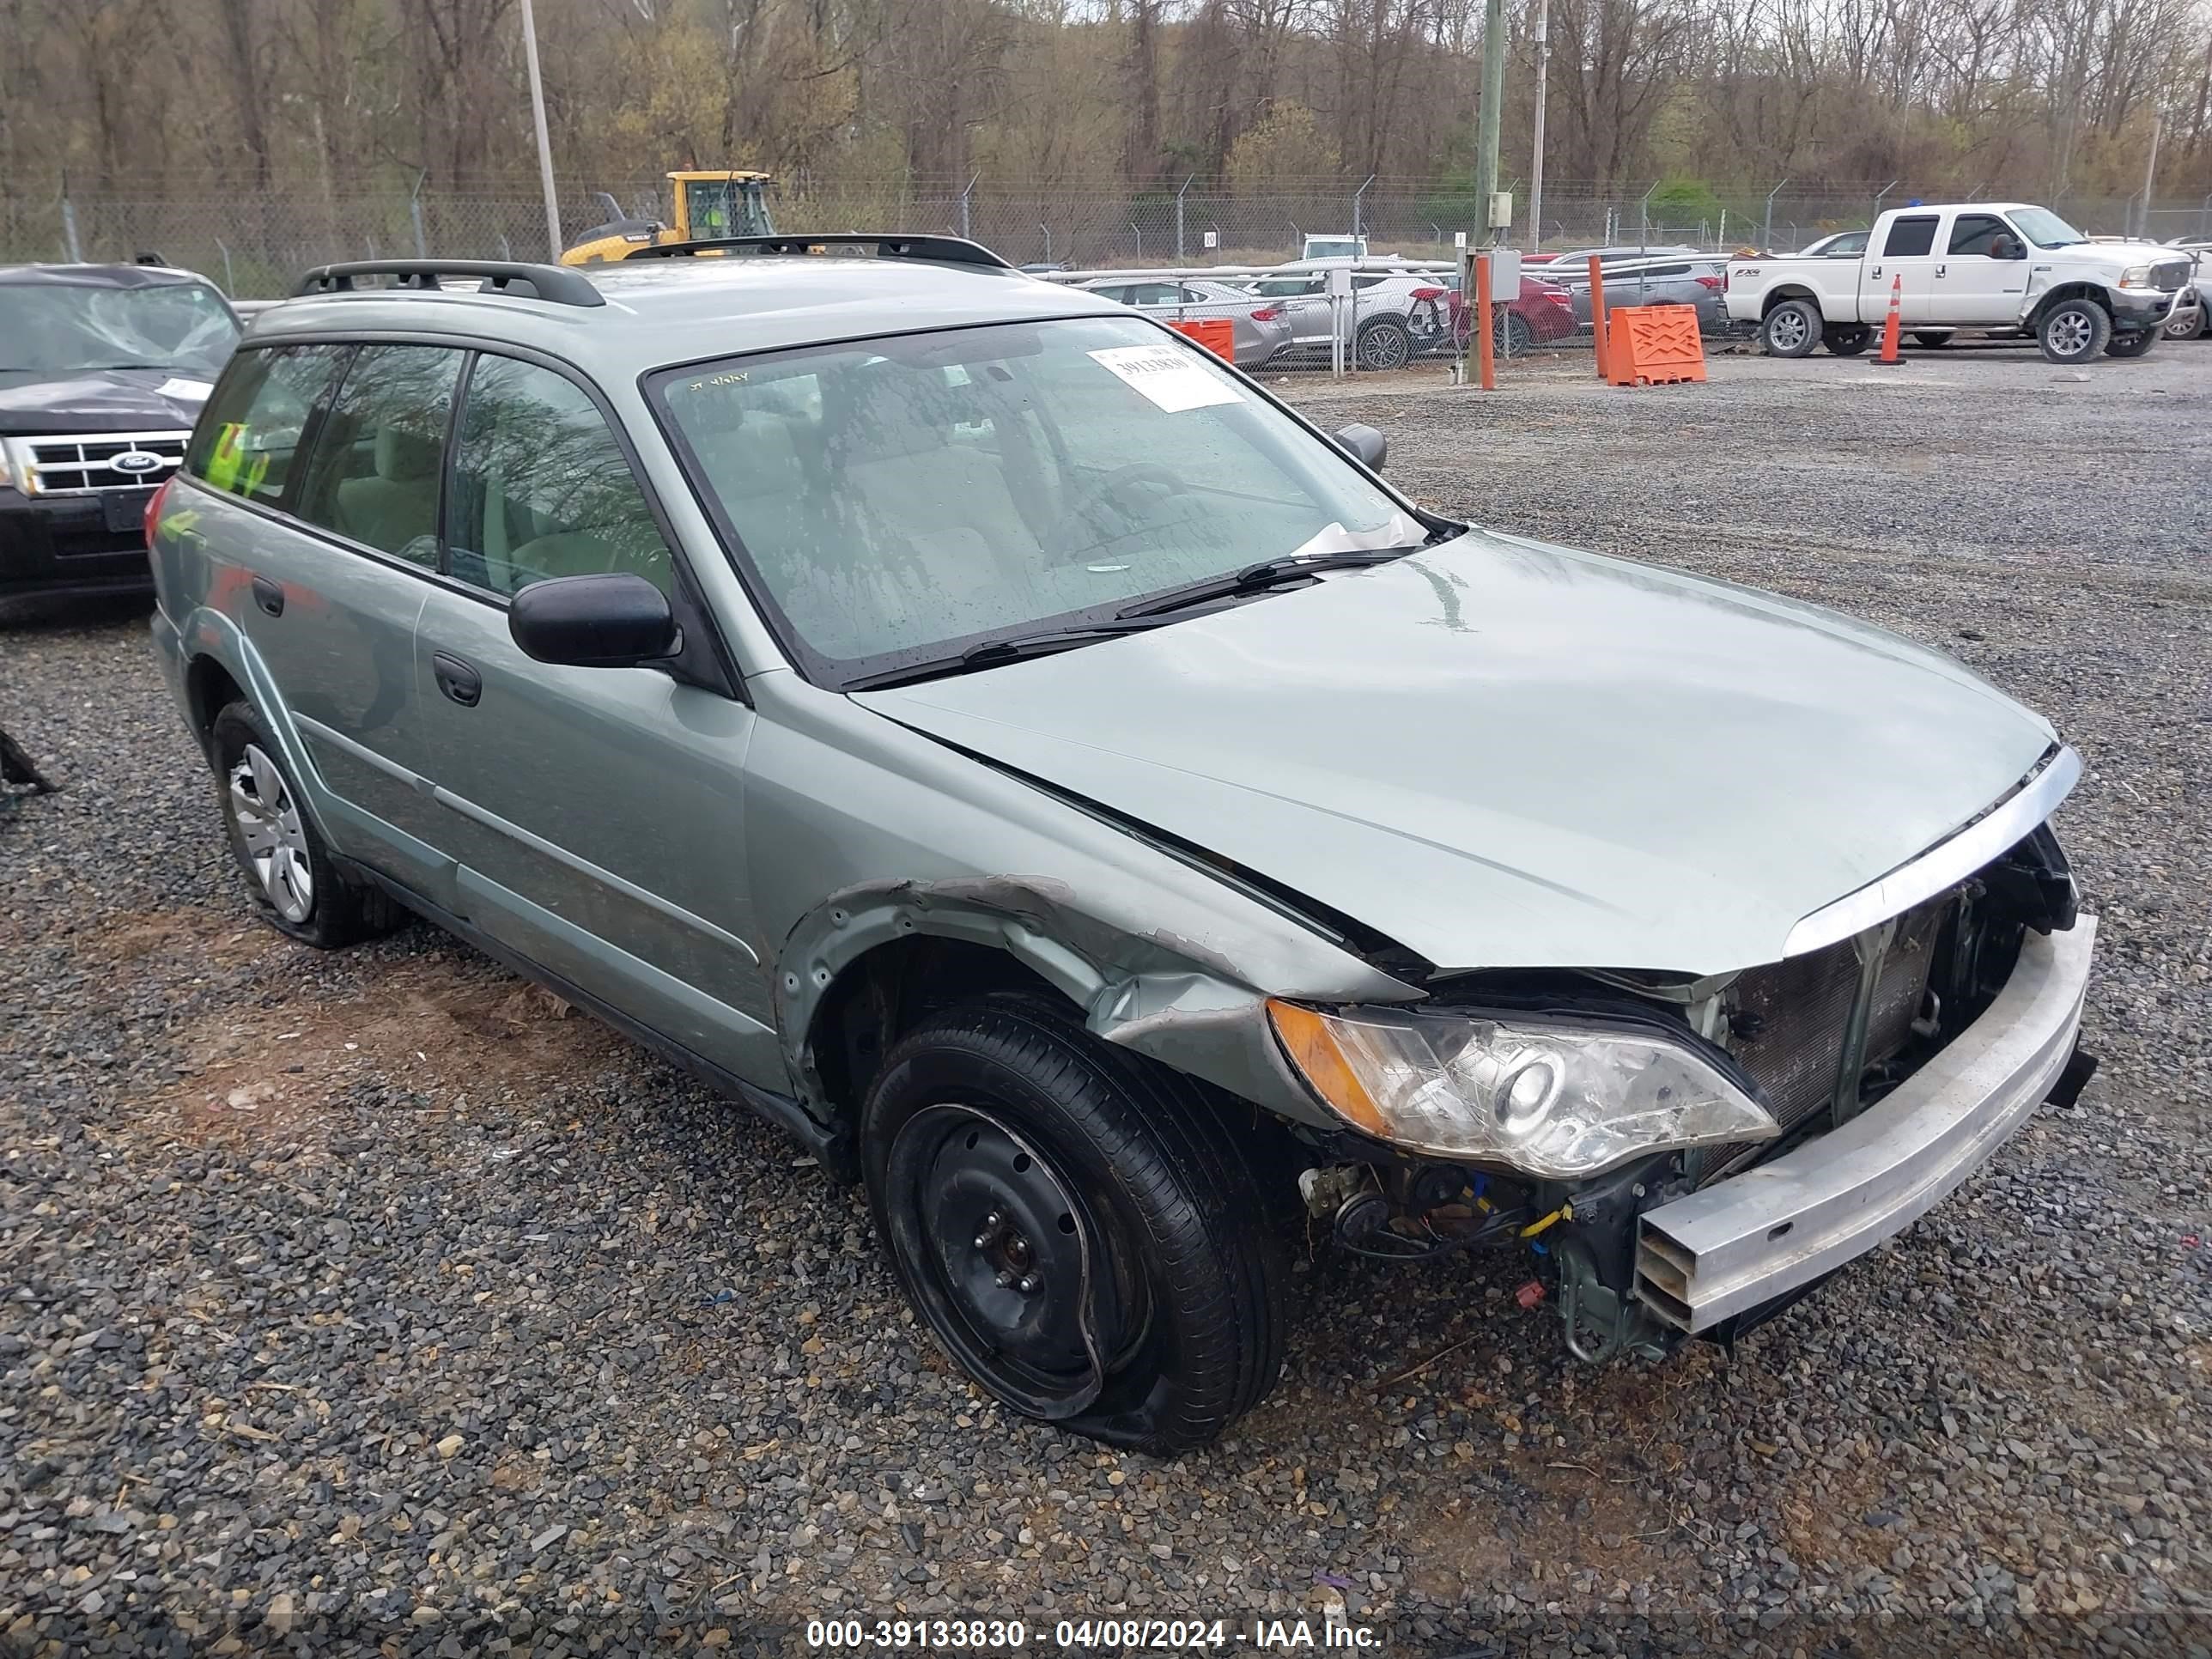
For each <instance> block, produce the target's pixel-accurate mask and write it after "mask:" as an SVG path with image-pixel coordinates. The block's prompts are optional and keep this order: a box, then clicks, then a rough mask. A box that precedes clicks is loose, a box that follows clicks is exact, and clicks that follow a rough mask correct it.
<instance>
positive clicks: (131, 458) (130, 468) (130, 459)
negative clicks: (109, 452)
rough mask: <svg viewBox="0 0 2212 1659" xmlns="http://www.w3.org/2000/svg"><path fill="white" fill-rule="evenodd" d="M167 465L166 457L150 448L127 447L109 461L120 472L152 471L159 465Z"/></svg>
mask: <svg viewBox="0 0 2212 1659" xmlns="http://www.w3.org/2000/svg"><path fill="white" fill-rule="evenodd" d="M108 465H110V466H112V467H113V468H114V469H115V470H116V471H118V472H151V471H153V470H154V469H155V467H157V466H166V465H168V463H167V460H166V459H164V458H162V457H161V456H159V455H156V454H155V453H153V451H151V450H149V449H126V450H125V451H124V452H123V453H121V454H120V455H118V456H116V457H115V458H114V459H112V460H110V461H109V462H108Z"/></svg>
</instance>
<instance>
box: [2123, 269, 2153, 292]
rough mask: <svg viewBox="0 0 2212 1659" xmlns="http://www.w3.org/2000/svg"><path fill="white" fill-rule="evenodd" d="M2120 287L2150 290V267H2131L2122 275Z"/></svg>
mask: <svg viewBox="0 0 2212 1659" xmlns="http://www.w3.org/2000/svg"><path fill="white" fill-rule="evenodd" d="M2120 286H2121V287H2122V288H2148V287H2149V286H2150V267H2149V266H2148V265H2130V266H2129V267H2128V268H2127V269H2126V270H2124V271H2122V272H2121V273H2120Z"/></svg>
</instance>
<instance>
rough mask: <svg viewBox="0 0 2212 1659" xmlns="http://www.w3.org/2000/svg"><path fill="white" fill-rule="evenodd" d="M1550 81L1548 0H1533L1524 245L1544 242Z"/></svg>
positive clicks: (1531, 247)
mask: <svg viewBox="0 0 2212 1659" xmlns="http://www.w3.org/2000/svg"><path fill="white" fill-rule="evenodd" d="M1551 84H1552V0H1536V131H1535V134H1534V144H1533V148H1534V150H1535V152H1536V153H1535V155H1534V157H1533V158H1532V159H1531V161H1530V162H1529V165H1528V249H1529V252H1532V253H1533V252H1535V251H1536V250H1537V249H1538V248H1540V247H1541V246H1544V94H1546V93H1547V91H1549V90H1550V88H1551Z"/></svg>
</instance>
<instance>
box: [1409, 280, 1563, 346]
mask: <svg viewBox="0 0 2212 1659" xmlns="http://www.w3.org/2000/svg"><path fill="white" fill-rule="evenodd" d="M1456 283H1457V279H1456V278H1454V279H1453V285H1451V286H1443V285H1439V286H1438V287H1437V288H1434V289H1419V290H1417V291H1416V292H1415V294H1414V296H1413V297H1414V301H1415V303H1416V305H1419V304H1420V303H1422V302H1426V303H1428V304H1430V305H1431V306H1433V305H1434V304H1435V303H1436V302H1437V301H1438V300H1440V299H1445V300H1449V302H1450V307H1451V328H1452V344H1453V349H1455V350H1461V349H1465V348H1466V345H1467V342H1468V337H1469V336H1470V335H1471V334H1473V333H1474V307H1472V306H1470V305H1468V302H1467V295H1464V294H1462V293H1461V292H1460V291H1459V289H1458V287H1457V286H1456ZM1495 326H1496V327H1497V329H1498V346H1499V348H1500V349H1502V350H1503V351H1504V354H1505V355H1506V356H1509V357H1517V356H1520V355H1521V354H1522V352H1524V351H1526V350H1528V349H1529V348H1530V347H1531V346H1536V345H1543V344H1545V343H1548V342H1550V341H1553V340H1564V339H1567V338H1569V337H1571V336H1572V335H1573V334H1574V332H1575V329H1576V324H1575V313H1574V307H1573V304H1572V302H1571V301H1570V300H1569V298H1568V295H1567V290H1566V289H1563V288H1558V287H1554V286H1553V284H1552V283H1543V282H1539V281H1538V280H1537V279H1536V278H1535V277H1534V276H1522V278H1521V292H1520V294H1519V295H1518V296H1517V297H1516V298H1515V299H1512V300H1510V301H1507V302H1506V304H1505V307H1504V319H1503V320H1501V321H1499V322H1498V323H1497V324H1496V325H1495Z"/></svg>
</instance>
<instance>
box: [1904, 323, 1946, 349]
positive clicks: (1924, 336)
mask: <svg viewBox="0 0 2212 1659" xmlns="http://www.w3.org/2000/svg"><path fill="white" fill-rule="evenodd" d="M1951 339H1952V335H1951V331H1950V330H1949V329H1948V328H1916V329H1914V330H1913V331H1912V343H1913V344H1915V345H1917V346H1919V347H1921V348H1922V349H1924V350H1928V351H1941V350H1942V349H1943V348H1944V347H1945V346H1947V345H1948V344H1950V343H1951Z"/></svg>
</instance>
